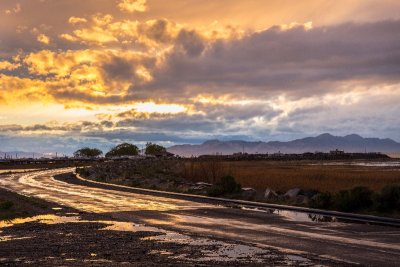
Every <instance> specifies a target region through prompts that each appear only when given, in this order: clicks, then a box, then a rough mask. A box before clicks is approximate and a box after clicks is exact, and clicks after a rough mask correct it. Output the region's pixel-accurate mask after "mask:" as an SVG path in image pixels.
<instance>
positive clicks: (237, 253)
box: [0, 215, 308, 264]
mask: <svg viewBox="0 0 400 267" xmlns="http://www.w3.org/2000/svg"><path fill="white" fill-rule="evenodd" d="M29 222H37V223H43V224H62V223H101V224H105V225H106V226H105V227H103V228H101V229H100V231H124V232H152V233H154V235H152V236H148V237H143V238H141V240H145V241H153V242H163V243H173V244H179V245H186V246H190V247H192V249H191V251H194V254H190V255H189V254H186V253H183V254H182V253H180V254H178V255H176V252H174V251H173V249H174V246H171V250H169V249H162V250H152V251H150V252H149V255H156V254H157V255H164V256H166V257H168V258H170V259H180V260H188V261H192V262H210V261H212V262H238V263H241V264H248V263H263V262H269V260H270V259H272V258H274V259H276V258H279V257H280V256H277V255H276V253H272V252H271V251H269V250H267V249H263V248H259V247H257V246H251V245H244V244H234V243H227V242H223V241H218V240H212V239H208V238H202V237H191V236H188V235H185V234H180V233H178V232H174V231H169V230H164V229H161V228H157V227H152V226H146V225H140V224H135V223H132V222H119V221H102V220H98V221H87V220H81V218H80V217H79V216H70V217H67V216H57V215H40V216H35V217H30V218H24V219H21V218H20V219H14V220H10V221H0V229H1V228H5V227H12V226H14V225H18V224H24V223H29ZM0 234H1V231H0ZM16 239H24V237H13V236H0V242H7V241H12V240H16ZM167 247H169V246H167ZM89 256H90V257H91V258H92V259H87V260H85V262H109V261H105V260H103V259H96V258H97V254H96V253H94V252H92V253H91V254H89ZM71 260H73V259H71ZM282 260H283V261H285V260H286V261H291V262H295V263H296V264H297V263H302V262H306V261H308V260H307V259H306V258H303V257H300V256H294V255H290V256H287V258H286V259H285V258H283V259H282Z"/></svg>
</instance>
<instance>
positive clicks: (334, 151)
mask: <svg viewBox="0 0 400 267" xmlns="http://www.w3.org/2000/svg"><path fill="white" fill-rule="evenodd" d="M329 153H330V154H331V155H344V154H345V153H344V150H339V149H336V150H332V151H331V152H329Z"/></svg>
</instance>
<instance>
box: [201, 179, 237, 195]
mask: <svg viewBox="0 0 400 267" xmlns="http://www.w3.org/2000/svg"><path fill="white" fill-rule="evenodd" d="M241 189H242V186H241V185H240V184H238V183H237V182H236V181H235V178H233V177H232V176H229V175H228V176H224V177H222V178H221V180H220V181H219V182H218V183H217V184H216V185H215V186H213V187H211V188H210V189H209V190H208V192H207V194H208V195H209V196H213V197H217V196H222V195H226V194H235V193H239V192H240V190H241Z"/></svg>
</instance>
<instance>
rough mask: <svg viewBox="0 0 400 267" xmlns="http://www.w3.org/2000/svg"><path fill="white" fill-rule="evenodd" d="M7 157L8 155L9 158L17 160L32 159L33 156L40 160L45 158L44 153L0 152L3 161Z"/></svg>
mask: <svg viewBox="0 0 400 267" xmlns="http://www.w3.org/2000/svg"><path fill="white" fill-rule="evenodd" d="M5 155H7V157H12V158H13V159H15V157H18V158H32V157H33V156H35V158H40V157H43V156H44V155H43V154H42V153H33V152H22V151H9V152H3V151H0V159H3V158H4V156H5Z"/></svg>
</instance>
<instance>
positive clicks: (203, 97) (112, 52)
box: [0, 0, 400, 147]
mask: <svg viewBox="0 0 400 267" xmlns="http://www.w3.org/2000/svg"><path fill="white" fill-rule="evenodd" d="M50 2H51V4H50ZM193 6H196V10H195V12H194V8H193ZM399 7H400V4H399V3H398V1H391V0H384V1H382V2H380V3H377V2H376V1H372V0H363V1H361V0H355V1H352V2H351V3H349V1H342V0H339V1H336V2H335V3H334V4H332V3H326V2H319V1H312V0H305V1H301V2H296V3H293V1H289V0H283V1H275V0H269V1H261V0H255V1H241V0H220V1H214V0H212V1H211V0H204V1H202V3H201V5H199V4H198V2H196V1H194V0H188V1H175V0H171V1H168V3H166V2H165V1H161V0H152V1H144V0H136V1H133V0H112V1H109V0H86V1H83V2H81V3H80V5H79V6H78V5H76V6H74V5H72V4H71V2H70V0H57V1H53V0H52V1H41V0H19V1H3V2H1V3H0V11H1V12H2V14H3V16H2V24H1V25H0V91H1V93H0V125H1V126H0V137H1V136H3V137H4V138H9V137H10V136H16V137H19V136H23V138H25V139H20V140H19V141H20V142H21V144H22V143H24V142H23V141H21V140H33V139H30V138H31V137H32V138H33V137H34V138H38V139H34V140H39V139H40V136H46V138H50V137H54V136H57V138H59V140H61V139H62V140H63V141H62V142H64V143H63V144H65V146H66V147H67V144H68V140H67V137H71V138H72V139H74V140H73V141H72V140H70V141H69V142H70V143H71V144H74V145H81V144H82V142H89V141H88V140H90V142H93V140H97V141H98V142H100V143H101V144H104V145H105V144H107V145H109V144H110V143H114V142H118V141H121V140H125V141H135V140H138V141H140V142H145V138H146V136H149V138H151V140H153V141H157V138H158V140H159V141H160V142H170V143H171V142H172V143H173V142H186V141H187V142H189V141H190V142H191V141H193V140H197V141H198V140H202V137H204V136H222V137H223V136H240V137H243V138H245V139H246V137H247V138H248V139H252V140H258V139H262V140H266V139H269V138H272V137H274V139H276V138H277V137H278V138H277V139H279V138H282V139H289V138H295V137H303V136H306V135H310V134H319V133H321V132H331V133H333V134H348V133H352V132H357V133H360V134H363V135H365V136H371V135H378V136H380V137H391V138H394V139H398V140H400V135H399V133H400V129H399V127H398V126H397V125H400V122H399V121H398V115H397V114H398V113H399V112H400V110H399V105H398V101H400V91H399V88H400V73H399V64H400V63H399V62H400V54H399V52H398V51H400V45H399V44H400V35H399V29H400V17H399V15H398V12H395V11H396V10H398V8H399ZM43 10H48V12H47V13H48V15H47V16H43ZM310 10H319V11H321V12H310ZM21 107H23V108H21ZM332 114H334V115H335V116H333V115H332ZM156 133H157V134H156ZM135 138H136V139H135ZM50 139H51V138H50ZM7 140H10V139H7ZM52 140H53V139H52ZM54 140H55V139H54ZM81 140H85V141H82V142H81ZM10 142H11V141H10ZM13 142H16V141H13ZM27 142H28V141H27Z"/></svg>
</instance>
